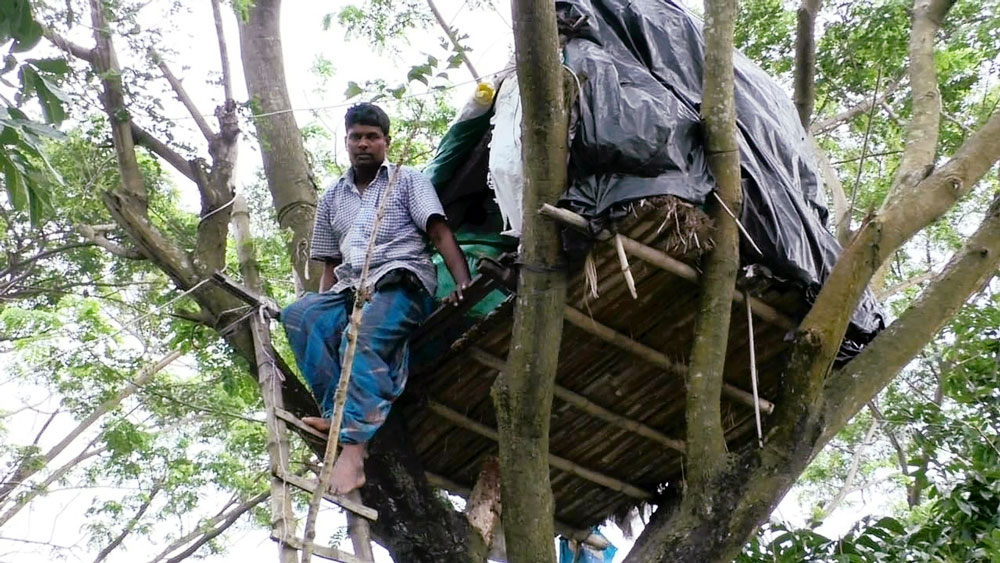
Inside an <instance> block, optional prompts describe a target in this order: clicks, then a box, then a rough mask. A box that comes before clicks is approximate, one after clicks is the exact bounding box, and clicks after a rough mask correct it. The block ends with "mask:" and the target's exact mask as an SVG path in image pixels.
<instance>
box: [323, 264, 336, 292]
mask: <svg viewBox="0 0 1000 563" xmlns="http://www.w3.org/2000/svg"><path fill="white" fill-rule="evenodd" d="M337 265H338V263H337V262H331V261H325V262H323V275H321V276H320V277H319V292H320V293H324V292H326V291H329V290H330V288H331V287H333V284H335V283H337V276H336V274H334V273H333V270H334V269H336V268H337Z"/></svg>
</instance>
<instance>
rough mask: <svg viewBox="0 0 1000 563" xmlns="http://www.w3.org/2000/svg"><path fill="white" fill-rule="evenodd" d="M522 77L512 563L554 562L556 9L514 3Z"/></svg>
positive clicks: (504, 427) (505, 491)
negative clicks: (546, 209)
mask: <svg viewBox="0 0 1000 563" xmlns="http://www.w3.org/2000/svg"><path fill="white" fill-rule="evenodd" d="M513 16H514V46H515V56H516V61H517V77H518V85H519V88H520V95H521V102H522V104H523V107H524V113H523V118H522V123H521V135H522V141H523V145H522V155H521V158H522V160H523V162H524V175H525V179H524V180H525V186H524V200H523V201H524V203H523V210H524V211H523V213H524V222H523V233H522V236H521V262H522V265H521V270H520V279H519V280H518V288H517V301H516V304H515V309H514V326H513V329H512V332H511V341H510V353H509V354H508V357H507V361H508V364H507V369H506V370H504V371H503V373H501V374H500V376H499V377H498V379H497V382H496V384H495V386H494V389H493V391H494V396H493V398H494V403H495V405H496V412H497V422H498V425H497V426H498V430H499V437H500V476H501V503H502V505H503V512H502V520H503V528H504V535H505V539H506V545H507V554H508V557H509V558H510V560H511V561H518V562H521V561H524V562H527V561H532V562H544V561H554V557H555V551H554V549H553V545H552V538H553V536H554V533H555V532H554V528H553V521H552V519H553V503H552V489H551V487H550V485H549V465H548V452H549V424H550V420H551V416H550V414H551V410H552V394H553V386H554V385H555V375H556V369H557V367H558V363H559V344H560V341H561V339H562V325H563V318H562V311H563V308H564V307H565V304H566V272H565V265H564V263H563V260H562V257H561V250H560V240H559V228H558V226H557V225H556V224H555V223H554V222H552V221H548V220H547V219H545V218H543V217H542V216H541V215H539V214H538V210H539V208H541V206H542V204H543V203H555V201H556V200H557V199H558V198H559V196H560V195H561V194H562V193H563V191H564V190H565V188H566V154H567V127H568V123H567V111H566V102H565V99H564V96H563V80H562V77H563V73H562V64H561V62H560V58H559V38H558V32H557V30H556V18H555V6H554V4H553V3H551V2H537V1H535V0H515V1H514V2H513Z"/></svg>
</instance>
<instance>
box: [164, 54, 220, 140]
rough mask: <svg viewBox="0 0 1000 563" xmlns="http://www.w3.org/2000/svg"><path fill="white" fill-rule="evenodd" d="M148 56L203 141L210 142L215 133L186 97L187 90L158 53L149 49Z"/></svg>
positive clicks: (189, 98) (196, 107)
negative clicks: (195, 126) (189, 116)
mask: <svg viewBox="0 0 1000 563" xmlns="http://www.w3.org/2000/svg"><path fill="white" fill-rule="evenodd" d="M149 56H150V58H151V59H153V62H154V63H155V64H156V66H157V67H159V69H160V72H162V73H163V77H164V78H166V79H167V82H169V83H170V87H171V88H173V90H174V94H176V95H177V99H178V100H179V101H180V102H181V103H182V104H184V107H185V108H187V110H188V113H189V114H191V118H192V119H194V122H195V125H197V126H198V129H200V130H201V134H202V135H204V136H205V140H206V141H208V142H212V139H213V138H215V131H212V128H211V127H210V126H209V125H208V121H206V120H205V116H203V115H202V114H201V112H200V111H198V106H196V105H195V103H194V100H192V99H191V96H189V95H188V93H187V90H185V89H184V85H183V84H181V81H180V80H178V79H177V77H176V76H174V73H173V72H171V71H170V67H168V66H167V63H166V62H164V61H163V58H162V57H160V55H159V53H157V52H156V51H154V50H152V49H150V51H149Z"/></svg>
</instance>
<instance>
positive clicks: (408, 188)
mask: <svg viewBox="0 0 1000 563" xmlns="http://www.w3.org/2000/svg"><path fill="white" fill-rule="evenodd" d="M394 168H395V165H390V164H388V163H383V164H382V166H381V167H380V168H379V171H378V173H377V174H376V175H375V179H374V180H372V183H371V184H369V185H368V187H367V188H365V190H364V192H363V193H358V189H357V187H356V186H355V185H354V169H353V168H352V169H351V170H348V171H347V173H346V174H344V175H343V176H341V177H340V179H338V180H337V181H336V182H335V183H334V184H333V185H332V186H330V188H328V189H327V190H326V192H325V193H324V194H323V196H322V197H321V198H320V201H319V207H318V208H317V209H316V224H315V226H314V228H313V238H312V249H311V251H310V258H312V259H313V260H323V261H338V260H339V261H340V265H338V266H337V268H336V269H335V270H334V273H335V274H336V276H337V283H336V284H334V286H333V287H332V288H331V291H333V292H341V291H343V290H345V289H348V288H351V289H355V290H356V289H358V286H359V284H360V281H361V280H360V278H361V269H362V267H363V266H364V262H365V252H366V251H367V249H368V238H369V237H370V236H371V232H372V228H373V227H374V225H375V214H376V212H377V211H378V207H379V204H380V202H381V201H382V195H383V194H384V193H385V191H386V189H387V188H388V185H389V178H390V177H391V176H392V170H393V169H394ZM389 197H391V198H392V199H391V200H390V201H389V202H388V204H387V207H386V210H385V216H384V217H383V219H382V223H381V224H380V225H379V231H378V238H377V239H376V241H375V251H374V254H373V255H372V260H371V264H370V266H369V275H368V283H367V284H366V285H367V286H369V287H371V286H373V285H374V284H375V283H376V282H377V281H378V280H379V278H381V277H382V276H384V275H385V274H387V273H389V272H390V271H392V270H395V269H397V268H405V269H407V270H409V271H411V272H413V273H414V274H416V276H417V277H418V278H419V279H420V281H421V283H423V285H424V287H425V288H426V289H427V292H428V293H430V294H431V295H434V291H435V290H436V289H437V272H436V270H435V268H434V264H433V262H431V254H430V251H429V250H428V249H427V237H426V235H425V232H426V230H427V221H428V220H429V219H430V218H431V216H432V215H441V216H442V217H444V210H443V209H442V208H441V201H440V200H439V199H438V196H437V192H435V191H434V186H433V185H431V182H430V180H428V179H427V177H426V176H424V175H423V174H421V173H420V172H418V171H416V170H414V169H412V168H409V167H406V166H404V167H402V168H400V170H399V177H398V178H397V179H396V185H395V187H393V189H392V193H391V194H390V196H389Z"/></svg>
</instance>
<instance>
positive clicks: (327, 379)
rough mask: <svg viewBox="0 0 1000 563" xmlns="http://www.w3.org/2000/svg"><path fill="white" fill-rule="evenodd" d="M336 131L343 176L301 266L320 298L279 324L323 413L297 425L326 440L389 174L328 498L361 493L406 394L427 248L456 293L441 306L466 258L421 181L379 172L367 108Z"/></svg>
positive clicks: (464, 271) (384, 140)
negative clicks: (345, 162) (344, 159)
mask: <svg viewBox="0 0 1000 563" xmlns="http://www.w3.org/2000/svg"><path fill="white" fill-rule="evenodd" d="M344 125H345V127H346V129H347V138H346V143H347V154H348V156H349V157H350V161H351V168H350V170H348V171H347V173H346V174H344V176H342V177H341V178H340V179H339V180H337V182H336V183H335V184H333V186H331V187H330V188H329V189H328V190H327V191H326V192H325V193H324V194H323V196H322V198H321V199H320V202H319V206H318V207H317V209H316V224H315V227H314V230H313V240H312V251H311V254H310V257H311V258H312V259H313V260H320V261H322V262H324V269H323V275H322V277H321V278H320V282H319V290H320V293H313V294H308V295H306V296H305V297H303V298H302V299H300V300H299V301H297V302H295V303H293V304H291V305H289V306H288V307H287V308H286V309H285V310H284V311H283V312H282V314H281V319H282V323H283V324H284V325H285V333H286V334H287V335H288V340H289V342H290V343H291V346H292V350H293V351H294V352H295V359H296V361H297V362H298V365H299V369H300V370H301V371H302V374H303V375H304V376H305V378H306V380H307V381H308V383H309V386H310V387H311V388H312V392H313V394H314V395H315V397H316V401H317V402H318V403H319V406H320V411H321V413H322V417H306V418H303V419H302V421H303V422H304V423H306V424H308V425H310V426H312V427H313V428H315V429H317V430H319V431H321V432H328V431H329V429H330V424H331V417H332V414H333V399H334V394H335V393H336V388H337V382H338V381H339V380H340V372H341V368H342V366H341V363H342V361H343V359H344V354H345V352H346V349H347V340H348V336H347V334H348V330H347V328H348V321H349V318H350V315H351V310H352V307H353V304H354V294H355V292H357V291H358V290H359V289H361V283H362V280H361V279H360V277H361V270H362V267H363V264H364V261H365V254H366V251H367V249H368V240H369V237H370V236H371V233H372V230H373V227H374V222H375V216H376V214H377V212H378V209H379V205H380V204H381V202H382V201H383V199H384V198H385V197H386V196H387V191H388V188H389V183H390V180H391V178H392V177H393V175H394V174H396V175H397V178H396V180H395V185H394V186H393V187H392V191H391V193H388V197H389V198H390V199H389V200H388V203H387V204H386V209H385V215H384V217H383V219H382V222H381V224H380V226H379V228H378V236H377V239H376V242H375V247H374V252H373V254H372V257H371V262H370V270H369V273H368V278H367V280H365V281H364V284H365V287H366V288H370V289H372V291H373V293H372V294H371V300H370V301H368V302H367V303H365V305H364V316H363V317H362V321H361V328H360V330H359V331H358V342H357V350H356V352H355V356H354V365H353V368H352V370H351V381H350V387H349V390H348V396H347V403H346V405H345V408H344V420H343V423H342V425H341V429H340V443H341V444H343V450H342V452H341V454H340V456H339V457H337V461H336V463H335V464H334V467H333V477H332V483H331V486H330V489H331V491H332V492H334V493H336V494H345V493H347V492H350V491H352V490H354V489H356V488H359V487H361V486H362V485H363V484H364V482H365V473H364V458H365V445H366V444H367V442H368V441H369V440H371V438H372V436H374V434H375V432H376V431H377V430H378V429H379V427H380V426H381V425H382V423H383V422H385V419H386V416H387V415H388V414H389V409H390V408H391V407H392V403H393V401H395V400H396V399H397V398H398V397H399V395H400V394H401V393H402V392H403V387H404V386H405V385H406V378H407V372H408V365H407V364H408V362H409V349H408V346H407V341H408V339H409V337H410V335H411V334H412V333H413V331H414V330H415V329H416V328H417V327H418V326H420V323H421V322H423V320H424V319H425V318H426V317H427V315H428V314H430V312H431V311H432V308H433V305H434V302H433V299H432V296H433V295H434V292H435V289H436V285H437V274H436V271H435V268H434V264H433V263H432V262H431V256H430V252H429V251H428V249H427V239H428V238H429V239H430V241H431V242H432V243H433V244H434V246H435V247H436V248H437V250H438V252H440V253H441V255H442V256H443V258H444V262H445V264H446V265H447V267H448V270H449V271H450V272H451V275H452V277H454V278H455V283H456V290H455V293H453V294H452V295H450V296H448V298H447V299H446V301H448V302H451V303H454V304H456V305H457V304H458V302H459V301H460V300H461V299H462V289H465V288H467V287H468V284H469V267H468V264H467V263H466V261H465V256H464V255H463V254H462V251H461V249H460V248H459V246H458V244H457V243H456V242H455V237H454V235H453V234H452V232H451V229H450V228H449V227H448V224H447V222H446V221H445V216H444V211H443V210H442V208H441V202H440V201H439V200H438V197H437V193H436V192H435V191H434V187H433V186H432V185H431V183H430V181H429V180H428V179H427V178H426V177H425V176H423V175H422V174H421V173H420V172H417V171H416V170H413V169H411V168H407V167H402V168H400V169H399V170H398V172H397V171H396V167H395V166H394V165H390V164H389V163H387V162H386V149H387V148H388V146H389V142H390V137H389V117H388V116H387V115H386V114H385V112H384V111H382V109H381V108H379V107H378V106H376V105H374V104H358V105H356V106H353V107H351V108H350V109H349V110H347V115H346V117H345V118H344Z"/></svg>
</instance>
